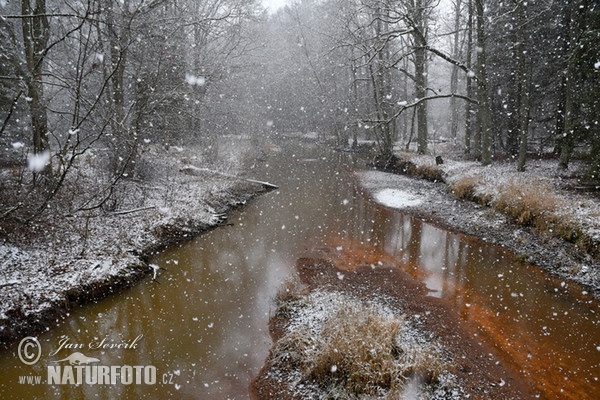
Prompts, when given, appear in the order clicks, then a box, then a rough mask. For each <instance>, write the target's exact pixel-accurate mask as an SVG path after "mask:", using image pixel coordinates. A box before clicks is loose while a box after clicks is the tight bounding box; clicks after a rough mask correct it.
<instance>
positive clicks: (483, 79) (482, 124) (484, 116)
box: [475, 0, 492, 165]
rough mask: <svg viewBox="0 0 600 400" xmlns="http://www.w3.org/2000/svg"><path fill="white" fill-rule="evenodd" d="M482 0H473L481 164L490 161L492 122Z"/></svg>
mask: <svg viewBox="0 0 600 400" xmlns="http://www.w3.org/2000/svg"><path fill="white" fill-rule="evenodd" d="M483 2H484V0H475V6H476V7H475V8H476V9H477V67H478V68H477V70H478V72H479V77H478V78H479V79H478V81H477V82H478V85H477V99H478V100H479V109H478V113H477V121H478V129H479V132H480V135H481V164H483V165H489V164H491V162H492V122H491V112H490V102H489V96H488V93H487V66H486V54H485V25H484V18H485V16H484V13H483V10H484V4H483Z"/></svg>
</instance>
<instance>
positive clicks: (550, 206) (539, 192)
mask: <svg viewBox="0 0 600 400" xmlns="http://www.w3.org/2000/svg"><path fill="white" fill-rule="evenodd" d="M561 205H562V201H561V199H560V198H559V197H558V196H557V195H556V193H555V192H554V189H553V188H552V186H551V185H549V184H548V183H546V182H543V181H539V180H533V181H532V180H527V181H525V180H522V179H512V180H511V181H509V183H508V184H506V185H505V186H503V187H501V188H500V194H499V196H498V199H497V201H496V202H495V203H494V207H495V208H496V209H497V210H499V211H501V212H503V213H505V214H506V215H508V216H509V217H511V218H513V219H514V220H515V221H516V222H517V223H519V224H521V225H524V226H533V227H536V228H538V229H540V230H542V231H548V230H554V229H556V228H557V227H559V225H561V224H563V223H564V221H561V219H562V218H563V217H560V216H558V215H557V213H556V212H557V211H558V209H559V208H560V207H561Z"/></svg>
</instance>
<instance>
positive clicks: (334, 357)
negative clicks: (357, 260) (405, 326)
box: [307, 309, 409, 395]
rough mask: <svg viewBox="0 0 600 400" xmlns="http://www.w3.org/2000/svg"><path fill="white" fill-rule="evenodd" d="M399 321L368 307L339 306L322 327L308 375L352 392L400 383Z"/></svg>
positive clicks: (311, 378) (401, 379) (366, 392)
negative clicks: (340, 307)
mask: <svg viewBox="0 0 600 400" xmlns="http://www.w3.org/2000/svg"><path fill="white" fill-rule="evenodd" d="M401 324H402V321H401V320H399V319H386V318H383V317H381V316H379V315H376V314H373V313H371V312H368V311H367V310H352V309H350V310H340V311H339V313H338V314H337V315H336V316H335V317H333V318H332V319H330V320H329V321H328V322H327V323H326V325H325V326H324V327H323V331H322V333H321V338H320V339H321V340H320V343H319V347H318V349H317V351H316V354H315V355H314V357H313V363H312V365H311V368H310V369H309V371H308V373H307V378H308V379H309V380H311V381H315V382H318V383H319V384H320V386H327V385H329V384H330V383H332V382H335V383H336V384H337V385H341V386H342V387H344V388H345V389H346V390H348V391H349V392H351V393H357V394H370V395H374V394H377V393H378V390H379V388H382V389H388V390H389V389H392V387H393V386H401V385H402V383H403V382H404V379H405V376H404V375H403V372H409V371H403V370H402V368H401V366H400V365H399V363H397V362H396V361H397V359H398V357H399V356H400V354H401V352H402V349H401V348H400V346H399V345H398V344H397V343H396V337H397V336H398V333H399V331H400V327H401Z"/></svg>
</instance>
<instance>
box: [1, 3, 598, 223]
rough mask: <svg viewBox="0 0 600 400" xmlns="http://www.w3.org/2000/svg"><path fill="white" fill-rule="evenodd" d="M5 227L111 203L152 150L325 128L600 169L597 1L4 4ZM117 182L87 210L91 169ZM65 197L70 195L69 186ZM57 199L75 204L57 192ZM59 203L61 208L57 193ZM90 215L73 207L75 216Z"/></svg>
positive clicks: (336, 137) (419, 147)
mask: <svg viewBox="0 0 600 400" xmlns="http://www.w3.org/2000/svg"><path fill="white" fill-rule="evenodd" d="M0 12H1V13H2V15H1V18H0V35H2V39H1V43H2V45H1V46H2V52H1V54H0V141H1V143H2V145H1V155H0V163H1V165H2V168H3V171H4V174H5V175H7V176H8V177H9V178H8V179H3V180H2V186H3V187H2V203H1V205H0V220H13V221H20V222H23V221H30V220H34V219H36V218H37V217H39V216H40V215H42V214H43V213H44V211H45V210H47V209H49V208H50V206H49V205H50V204H52V202H53V201H56V199H57V198H60V199H61V200H60V201H61V203H62V204H65V202H67V203H68V202H72V203H73V204H70V205H69V206H68V207H67V208H68V209H69V211H68V212H69V213H76V212H78V211H81V210H90V209H94V208H97V207H101V206H105V205H107V204H108V203H110V198H111V196H112V195H113V193H114V192H115V190H114V188H115V187H116V186H117V185H118V183H119V181H120V180H122V179H127V178H128V177H129V178H131V177H135V176H141V175H143V173H144V171H143V169H144V165H142V163H136V160H138V159H139V156H140V154H141V153H143V151H144V148H145V146H147V145H149V144H153V145H156V144H160V145H163V146H173V145H176V146H185V145H187V144H190V143H196V144H200V145H201V146H203V147H204V148H205V149H206V152H208V153H209V152H210V151H211V148H212V147H211V143H214V142H215V140H216V138H218V137H221V136H223V135H242V136H251V137H254V138H256V140H257V141H260V138H261V137H264V136H266V135H267V134H273V133H286V132H295V131H302V132H318V134H319V137H320V138H321V139H322V140H324V141H329V142H331V143H333V144H335V145H336V146H341V147H344V146H351V147H352V146H354V147H356V146H357V145H358V144H359V141H361V140H365V139H366V140H371V141H374V142H375V143H376V145H377V151H378V153H379V154H380V156H382V157H390V156H391V155H392V152H393V149H394V146H395V145H397V146H401V147H404V148H407V149H409V148H410V149H413V150H415V151H416V152H418V153H421V154H425V153H431V152H432V148H433V147H432V146H433V145H434V144H435V143H446V144H448V146H447V147H448V148H449V149H450V150H449V151H451V153H452V154H454V155H455V156H457V157H466V158H469V159H476V160H479V161H480V162H481V163H482V164H483V165H487V164H489V163H491V162H494V160H506V159H514V160H515V162H516V166H515V168H517V169H519V170H524V169H525V168H526V162H527V159H528V158H530V157H555V158H556V165H557V168H559V169H563V170H565V169H567V168H568V167H569V164H570V161H571V160H572V159H573V158H574V157H576V158H578V159H583V160H585V168H584V169H583V170H580V171H576V172H577V173H579V174H581V175H582V176H583V177H585V179H586V180H588V181H594V180H596V181H597V180H598V173H599V169H600V126H599V124H598V115H600V96H599V95H598V94H599V93H600V56H599V54H600V7H599V6H598V4H597V3H596V2H595V1H593V0H573V1H560V0H538V1H525V0H508V1H486V0H446V1H440V0H402V1H401V0H296V1H291V2H289V4H288V5H287V6H285V7H284V8H282V9H279V10H278V11H277V12H276V13H274V14H269V13H267V12H266V11H265V10H264V8H263V7H262V5H261V4H260V3H258V2H256V1H254V0H206V1H191V0H190V1H188V0H179V1H175V0H85V1H75V0H73V1H54V0H21V1H10V0H4V1H2V2H1V4H0ZM90 155H93V156H94V157H97V158H99V159H102V162H101V165H103V166H104V167H103V171H102V173H101V175H100V176H99V177H97V179H95V180H94V182H89V185H87V184H86V185H85V186H86V189H85V190H84V193H83V194H81V196H83V198H81V196H79V198H77V200H76V199H75V196H74V193H75V192H77V190H74V189H73V188H74V187H77V186H78V185H79V186H81V182H79V183H78V177H77V176H78V175H77V170H78V165H80V164H81V163H82V162H84V160H85V159H87V158H89V157H90ZM65 188H68V189H67V190H64V189H65ZM61 191H64V192H69V193H68V195H62V196H61V195H60V193H61ZM57 196H58V197H57ZM75 203H76V204H75Z"/></svg>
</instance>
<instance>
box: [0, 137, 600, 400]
mask: <svg viewBox="0 0 600 400" xmlns="http://www.w3.org/2000/svg"><path fill="white" fill-rule="evenodd" d="M360 165H361V163H360V162H358V161H357V160H354V159H353V157H352V156H351V155H348V154H342V153H335V152H331V151H328V150H325V149H321V148H318V147H315V146H304V147H300V146H286V147H284V150H282V151H281V152H276V153H274V154H272V155H271V157H270V158H269V159H268V161H267V162H266V163H265V164H264V165H261V166H259V167H258V168H257V169H256V170H254V171H252V174H253V177H255V178H257V179H262V180H265V181H269V182H272V183H275V184H278V185H279V186H280V189H279V190H277V191H274V192H271V193H269V194H267V195H263V196H261V197H259V198H258V199H255V200H253V201H252V202H251V203H250V204H249V205H247V206H246V207H244V208H243V209H241V210H238V211H235V212H233V213H232V214H231V216H230V219H229V222H230V223H231V224H232V225H231V226H226V227H221V228H219V229H216V230H214V231H212V232H209V233H208V234H205V235H203V236H202V237H200V238H197V239H195V240H192V241H190V242H187V243H184V244H182V245H180V246H176V247H174V248H171V249H169V250H167V251H165V252H163V253H161V254H159V255H157V257H156V258H155V259H154V260H153V262H154V263H155V264H157V265H159V266H160V267H161V268H162V269H161V271H160V277H159V279H158V282H154V281H152V280H150V279H148V280H146V281H144V282H142V283H141V284H139V285H137V286H136V287H134V288H132V289H130V290H127V291H124V292H122V293H121V294H119V295H116V296H113V297H111V298H107V299H105V300H102V301H100V302H98V303H95V304H90V305H88V306H85V307H81V308H78V309H77V310H74V311H73V312H72V313H71V316H70V317H69V318H68V319H67V321H66V322H64V323H62V324H60V325H59V326H58V327H56V328H54V329H52V330H51V331H50V332H48V333H46V334H42V335H39V336H38V340H39V342H40V344H41V347H42V349H43V351H42V355H41V358H40V360H39V361H38V362H37V363H36V364H35V365H33V366H30V365H25V364H23V363H22V362H21V361H20V360H19V358H18V356H17V345H15V346H14V349H13V350H12V351H8V352H5V353H4V354H0V369H1V370H2V373H3V375H2V377H1V378H0V398H3V399H12V398H15V399H17V398H32V399H33V398H39V399H42V398H50V397H52V398H64V399H72V398H92V397H97V398H117V397H119V398H131V399H133V398H136V399H137V398H190V399H192V398H195V399H225V398H236V399H239V398H247V393H248V384H249V382H250V380H251V379H252V377H253V376H254V375H256V374H257V373H258V371H259V369H260V368H261V366H262V363H263V362H264V360H265V358H266V356H267V353H268V349H269V348H270V346H271V341H270V338H269V335H268V319H269V315H270V313H271V312H272V301H271V299H272V298H273V296H274V295H275V293H276V292H277V290H278V288H279V287H280V286H281V284H282V282H283V281H284V280H285V279H286V278H287V277H288V276H290V274H291V273H292V272H293V268H294V264H295V262H296V260H297V259H298V257H300V256H301V255H302V254H303V253H305V252H306V251H307V250H309V249H314V248H316V247H328V248H331V249H334V250H335V251H337V252H341V253H344V252H354V253H357V249H360V251H358V253H360V252H362V253H363V255H362V256H364V260H370V261H374V260H377V259H382V260H383V259H385V260H386V262H390V261H391V262H394V263H395V264H397V265H399V266H400V267H402V268H404V269H406V270H407V271H408V272H409V273H411V274H412V275H413V276H414V277H415V278H416V279H419V280H422V281H423V282H425V283H426V284H427V286H428V287H429V289H430V290H431V295H432V296H438V297H441V298H443V299H446V300H447V301H448V302H450V303H451V304H452V305H453V306H454V307H455V308H456V310H457V312H458V313H459V314H460V315H461V316H462V317H463V318H465V319H467V320H470V321H471V322H472V323H473V324H475V325H476V326H478V327H479V329H478V335H480V336H481V340H483V341H486V342H488V343H490V344H491V345H493V346H494V347H495V348H496V349H497V350H498V352H499V353H500V355H501V358H502V359H503V360H505V361H506V362H508V363H510V364H512V365H513V366H514V367H515V368H516V369H517V370H520V371H522V373H523V374H524V375H525V376H526V377H527V378H528V379H529V380H530V381H531V382H532V383H533V384H534V385H535V386H536V388H537V389H538V390H539V393H540V395H541V397H542V398H544V397H546V398H573V399H586V398H587V399H596V398H600V382H599V381H598V379H600V330H599V329H598V324H599V320H600V318H599V316H598V312H599V311H600V306H599V304H598V303H597V302H595V301H593V300H592V299H591V298H590V297H589V296H588V295H587V294H586V293H585V292H583V290H582V289H581V288H578V287H576V286H574V285H572V284H566V283H564V282H561V281H560V280H556V279H552V278H548V277H546V276H545V275H544V274H543V273H542V272H541V271H539V270H538V269H537V268H536V267H533V266H530V265H527V264H523V263H520V262H519V261H518V260H516V258H515V257H514V256H513V255H512V254H511V253H509V252H507V251H504V250H503V249H501V248H499V247H497V246H493V245H489V244H487V243H485V242H484V241H482V240H478V239H475V238H471V237H467V236H464V235H460V234H456V233H452V232H448V231H445V230H442V229H440V228H437V227H435V226H433V225H430V224H427V223H425V222H422V221H420V220H418V219H415V218H413V217H410V216H407V215H404V214H401V213H399V212H397V211H394V210H390V209H387V208H385V207H382V206H378V205H376V204H373V203H372V201H371V200H370V199H369V198H368V196H366V195H364V194H362V193H361V191H360V190H359V189H358V188H357V186H356V184H355V180H354V179H353V176H352V173H351V171H352V170H353V169H354V168H359V167H360ZM367 253H368V254H367ZM352 257H353V259H356V257H359V258H360V257H361V255H360V254H353V256H352ZM370 261H369V262H370ZM399 290H401V288H399ZM90 344H91V347H92V348H90ZM78 345H81V347H78ZM111 345H112V348H111ZM117 345H120V347H121V348H116V346H117ZM61 346H62V347H61ZM59 349H60V351H58V350H59ZM74 351H79V352H81V353H83V354H84V355H85V356H87V357H93V358H97V359H98V361H92V362H90V364H88V365H89V366H90V369H89V370H85V368H84V367H81V368H79V369H80V370H82V371H83V372H82V374H84V375H85V374H86V373H88V372H89V373H90V374H91V373H92V372H91V371H92V368H91V366H94V365H96V366H97V365H103V366H118V367H120V366H123V365H129V366H136V368H137V369H133V370H134V371H137V372H135V373H134V374H133V375H134V380H133V383H131V384H127V383H128V382H127V379H126V378H124V381H121V375H125V376H131V374H129V375H128V371H129V372H131V369H129V370H126V369H122V370H119V371H120V372H121V375H119V374H113V375H115V376H116V378H115V379H116V382H115V383H114V384H111V383H110V382H109V383H108V384H102V385H100V384H95V385H90V384H86V383H85V378H83V379H84V382H83V384H81V385H72V384H71V382H72V381H73V380H75V381H76V380H77V376H76V373H77V368H75V367H73V368H72V369H73V370H74V371H75V372H74V374H75V376H74V377H73V378H72V379H71V378H70V377H68V376H67V377H66V378H65V375H64V374H65V370H67V369H68V365H69V363H68V362H67V361H60V362H56V361H57V360H61V359H64V358H65V357H67V356H69V355H70V354H72V353H73V352H74ZM54 352H56V354H53V353H54ZM59 366H60V367H61V368H62V369H61V371H62V372H61V373H62V375H61V379H64V380H65V381H64V384H52V385H50V384H47V382H46V381H47V379H48V369H49V368H54V369H53V371H56V368H58V367H59ZM132 368H133V367H132ZM154 371H155V374H154ZM142 372H145V373H147V375H144V374H143V373H142ZM97 374H98V376H96V378H97V379H105V376H104V375H102V373H100V372H97ZM136 374H138V375H136ZM35 375H39V376H41V377H42V384H39V385H31V384H19V377H20V376H35ZM113 375H107V376H108V377H112V376H113ZM135 378H139V379H140V383H139V384H136V382H135ZM22 379H23V378H22ZM56 379H58V378H56ZM154 379H155V382H154Z"/></svg>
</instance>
